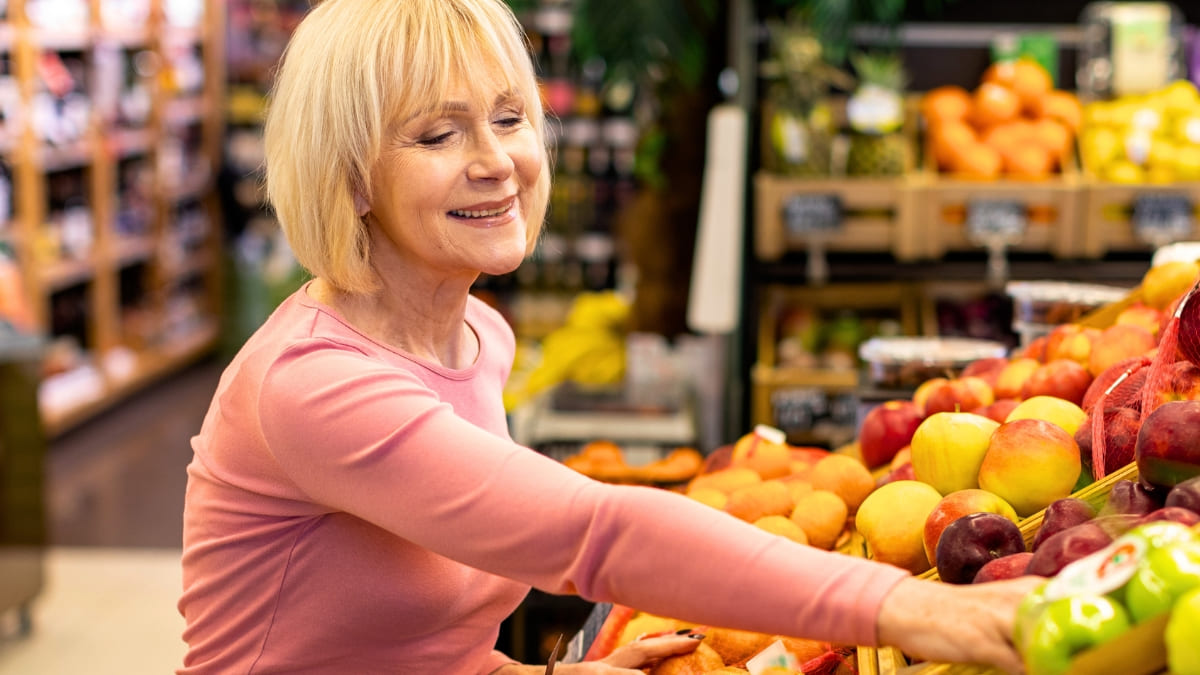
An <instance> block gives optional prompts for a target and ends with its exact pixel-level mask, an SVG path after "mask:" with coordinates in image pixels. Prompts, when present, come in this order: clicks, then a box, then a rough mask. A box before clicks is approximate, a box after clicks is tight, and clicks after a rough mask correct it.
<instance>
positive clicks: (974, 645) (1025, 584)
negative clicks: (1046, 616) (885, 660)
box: [876, 577, 1045, 675]
mask: <svg viewBox="0 0 1200 675" xmlns="http://www.w3.org/2000/svg"><path fill="white" fill-rule="evenodd" d="M1044 581H1045V579H1043V578H1042V577H1021V578H1019V579H1011V580H1007V581H994V582H990V583H986V584H974V585H965V586H956V585H952V584H944V583H938V582H935V581H923V580H920V579H905V580H903V581H901V582H900V583H898V584H896V587H895V588H893V589H892V592H891V593H889V594H888V595H887V597H886V598H884V600H883V606H882V607H881V608H880V609H879V617H878V619H877V622H876V626H877V630H878V635H879V643H880V644H883V645H889V646H892V647H898V648H899V649H900V650H901V651H903V652H904V653H906V654H909V655H910V656H915V657H918V658H922V659H926V660H928V661H934V662H943V663H979V664H987V665H991V666H995V667H997V668H1001V669H1003V670H1004V671H1005V672H1008V673H1012V674H1014V675H1018V674H1020V673H1024V672H1025V667H1024V664H1023V663H1022V662H1021V657H1020V655H1019V654H1018V653H1017V650H1016V648H1015V647H1014V646H1013V643H1012V635H1013V623H1014V622H1015V621H1016V616H1017V605H1018V604H1019V603H1020V602H1021V599H1022V598H1024V597H1025V595H1026V594H1027V593H1029V592H1030V591H1032V590H1033V589H1034V588H1035V587H1036V586H1038V585H1039V584H1041V583H1042V582H1044Z"/></svg>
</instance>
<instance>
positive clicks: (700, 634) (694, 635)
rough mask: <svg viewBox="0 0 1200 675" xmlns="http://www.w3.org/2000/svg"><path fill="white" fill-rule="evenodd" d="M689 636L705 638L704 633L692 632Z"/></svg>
mask: <svg viewBox="0 0 1200 675" xmlns="http://www.w3.org/2000/svg"><path fill="white" fill-rule="evenodd" d="M688 637H690V638H692V639H693V640H703V639H704V633H692V634H691V635H689V636H688Z"/></svg>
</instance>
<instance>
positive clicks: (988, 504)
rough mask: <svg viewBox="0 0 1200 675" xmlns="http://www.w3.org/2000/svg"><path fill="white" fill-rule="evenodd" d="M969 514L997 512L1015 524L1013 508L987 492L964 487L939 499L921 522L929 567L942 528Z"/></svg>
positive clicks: (934, 556) (935, 562)
mask: <svg viewBox="0 0 1200 675" xmlns="http://www.w3.org/2000/svg"><path fill="white" fill-rule="evenodd" d="M969 513H998V514H1000V515H1002V516H1004V517H1005V518H1008V519H1009V520H1011V521H1013V522H1014V523H1015V522H1017V521H1018V518H1017V512H1016V511H1014V510H1013V507H1012V506H1011V505H1009V503H1008V502H1006V501H1004V500H1003V499H1001V498H1000V497H998V496H997V495H994V494H992V493H991V492H988V491H987V490H980V489H979V488H967V489H966V490H956V491H954V492H951V493H950V494H948V495H946V496H945V497H942V500H941V501H939V502H938V503H937V506H935V507H933V511H932V512H931V513H930V514H929V516H928V517H927V518H926V519H925V533H924V536H925V555H926V556H928V557H929V564H931V565H936V564H937V560H936V554H937V545H938V540H939V539H941V537H942V532H943V531H944V530H945V529H946V526H947V525H949V524H950V523H952V522H954V521H955V520H958V519H959V518H961V517H963V516H965V515H967V514H969Z"/></svg>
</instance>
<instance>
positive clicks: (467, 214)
mask: <svg viewBox="0 0 1200 675" xmlns="http://www.w3.org/2000/svg"><path fill="white" fill-rule="evenodd" d="M510 209H512V204H511V203H510V204H506V205H504V206H500V207H497V208H494V209H484V210H479V211H475V210H461V209H454V210H452V211H450V215H452V216H456V217H458V218H495V217H496V216H502V215H504V214H505V213H508V212H509V210H510Z"/></svg>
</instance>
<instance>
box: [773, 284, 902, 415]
mask: <svg viewBox="0 0 1200 675" xmlns="http://www.w3.org/2000/svg"><path fill="white" fill-rule="evenodd" d="M789 305H803V306H808V307H812V308H814V309H815V310H816V311H818V312H822V311H825V312H829V311H837V310H842V309H849V310H861V311H886V312H889V313H891V314H893V315H894V316H895V318H896V319H897V320H898V321H899V323H900V330H901V332H902V333H904V334H905V335H916V334H917V332H918V330H919V312H918V308H917V299H916V294H915V292H914V289H913V287H912V286H911V285H909V284H870V283H859V284H832V285H828V286H819V287H807V286H806V287H791V286H769V287H767V289H766V290H765V295H764V298H763V302H762V303H761V307H762V309H761V312H760V316H759V325H758V350H757V355H758V359H757V362H756V363H755V364H754V366H753V367H752V368H751V374H750V379H751V410H750V415H751V424H752V425H754V424H769V425H772V426H775V425H776V420H775V419H774V415H773V411H772V404H771V397H772V396H773V395H774V394H775V393H776V392H779V391H782V390H786V389H800V388H812V389H819V390H821V391H825V392H833V393H846V392H852V391H854V390H855V389H856V388H858V386H859V370H860V369H859V368H854V369H829V368H799V367H789V366H785V365H783V364H781V362H780V359H779V358H778V355H777V352H776V348H777V343H778V338H779V324H778V322H779V319H780V316H781V314H782V312H783V311H784V310H785V309H786V308H787V307H788V306H789Z"/></svg>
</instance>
